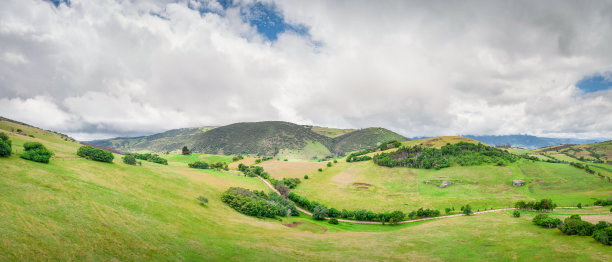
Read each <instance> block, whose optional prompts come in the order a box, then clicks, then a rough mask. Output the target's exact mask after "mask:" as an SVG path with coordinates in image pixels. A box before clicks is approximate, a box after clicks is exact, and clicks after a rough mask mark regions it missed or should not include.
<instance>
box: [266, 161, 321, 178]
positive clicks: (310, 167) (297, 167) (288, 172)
mask: <svg viewBox="0 0 612 262" xmlns="http://www.w3.org/2000/svg"><path fill="white" fill-rule="evenodd" d="M325 164H327V162H293V161H291V162H290V161H281V160H268V161H264V162H262V163H261V164H258V166H261V167H263V168H264V170H265V171H266V172H268V173H269V174H270V175H271V176H272V177H273V178H276V179H283V178H285V177H286V178H294V177H297V178H299V179H303V178H304V175H306V174H308V175H311V174H315V172H317V169H319V168H323V167H325Z"/></svg>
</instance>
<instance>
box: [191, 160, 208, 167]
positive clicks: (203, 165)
mask: <svg viewBox="0 0 612 262" xmlns="http://www.w3.org/2000/svg"><path fill="white" fill-rule="evenodd" d="M187 165H188V166H189V167H191V168H197V169H208V168H209V165H208V163H206V162H204V161H195V162H193V163H189V164H187Z"/></svg>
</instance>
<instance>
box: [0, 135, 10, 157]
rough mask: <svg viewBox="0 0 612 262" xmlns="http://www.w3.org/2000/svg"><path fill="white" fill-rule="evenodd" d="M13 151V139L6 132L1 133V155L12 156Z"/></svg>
mask: <svg viewBox="0 0 612 262" xmlns="http://www.w3.org/2000/svg"><path fill="white" fill-rule="evenodd" d="M12 151H13V148H12V143H11V139H9V137H8V135H7V134H5V133H0V157H7V156H10V155H11V153H12Z"/></svg>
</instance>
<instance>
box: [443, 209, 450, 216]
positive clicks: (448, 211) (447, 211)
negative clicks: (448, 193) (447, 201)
mask: <svg viewBox="0 0 612 262" xmlns="http://www.w3.org/2000/svg"><path fill="white" fill-rule="evenodd" d="M444 212H445V213H446V214H447V215H448V213H450V212H451V209H450V208H448V207H447V208H446V209H444Z"/></svg>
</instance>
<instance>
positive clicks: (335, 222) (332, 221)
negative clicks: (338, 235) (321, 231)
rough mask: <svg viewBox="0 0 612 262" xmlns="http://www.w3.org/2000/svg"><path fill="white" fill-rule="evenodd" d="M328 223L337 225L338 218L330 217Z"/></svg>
mask: <svg viewBox="0 0 612 262" xmlns="http://www.w3.org/2000/svg"><path fill="white" fill-rule="evenodd" d="M328 223H330V224H332V225H337V224H339V222H338V219H335V218H333V217H332V218H330V219H329V222H328Z"/></svg>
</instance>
